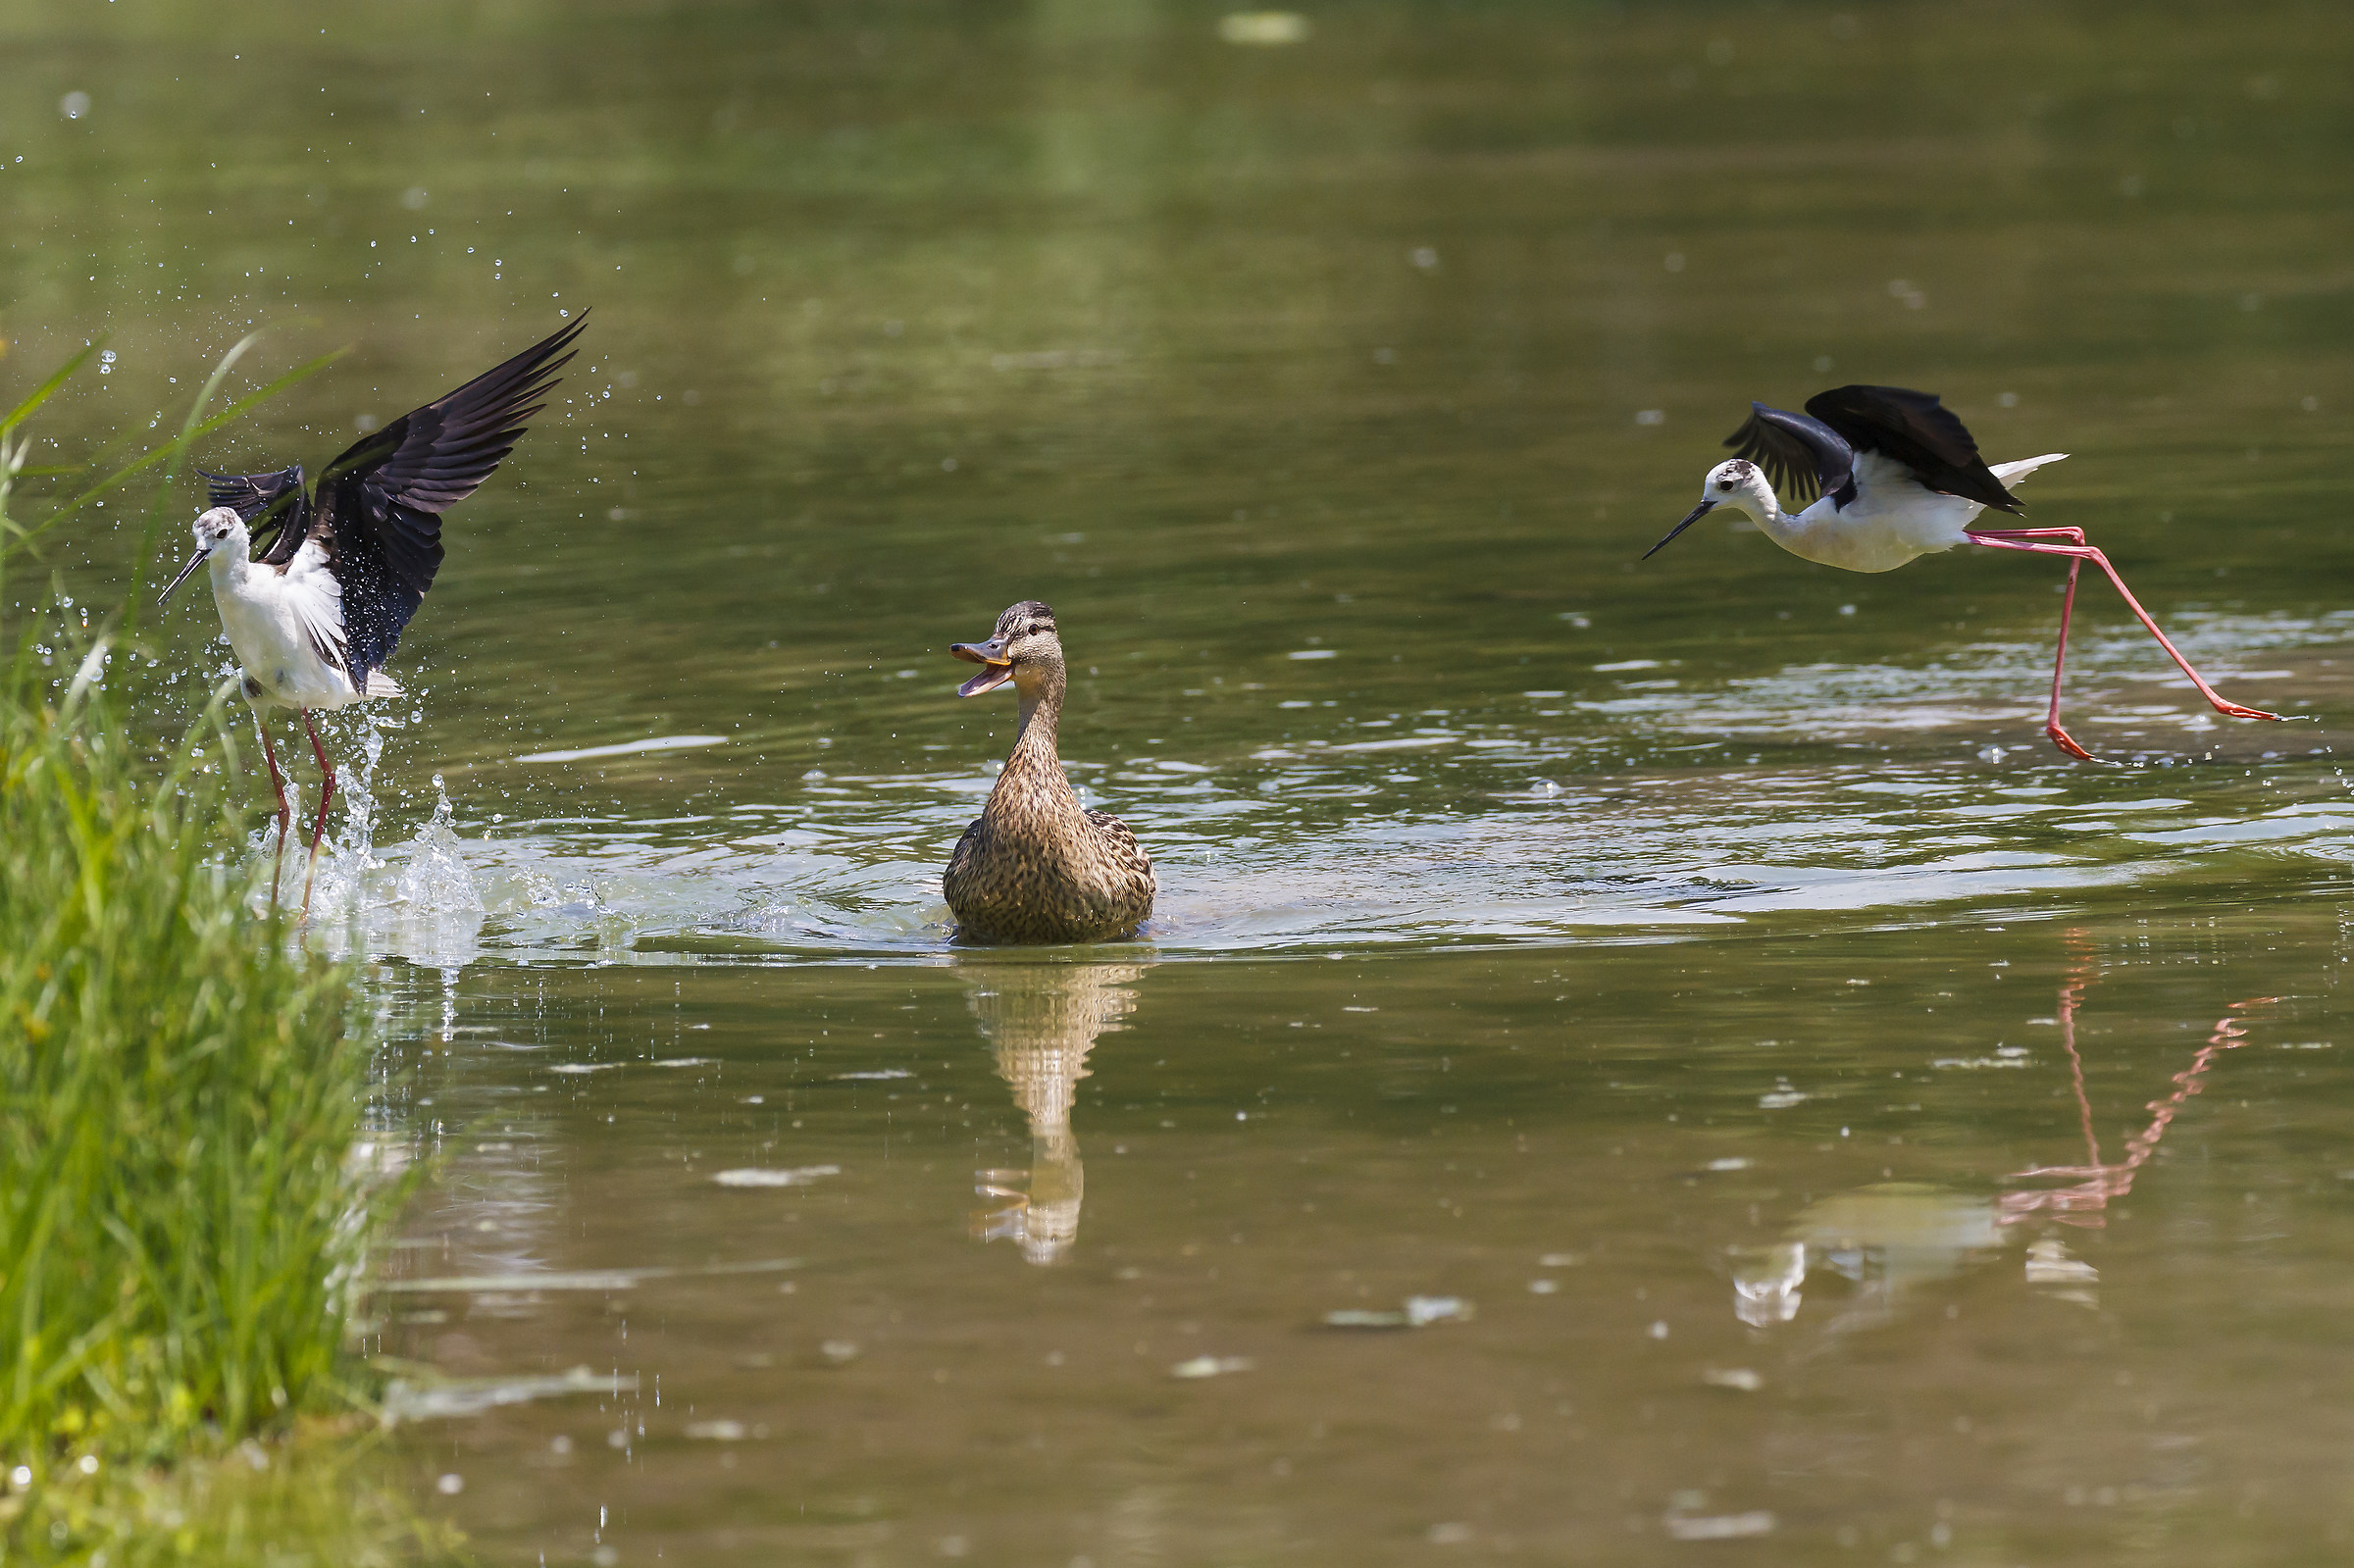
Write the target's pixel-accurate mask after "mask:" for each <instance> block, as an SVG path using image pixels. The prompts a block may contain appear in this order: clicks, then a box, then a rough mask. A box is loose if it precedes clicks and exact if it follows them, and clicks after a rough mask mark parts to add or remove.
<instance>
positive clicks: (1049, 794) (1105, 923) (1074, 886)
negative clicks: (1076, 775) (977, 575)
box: [941, 599, 1158, 942]
mask: <svg viewBox="0 0 2354 1568" xmlns="http://www.w3.org/2000/svg"><path fill="white" fill-rule="evenodd" d="M948 652H949V653H951V654H952V655H954V656H955V657H957V658H959V659H962V660H964V661H965V662H966V663H968V664H977V665H979V666H981V673H980V674H979V675H976V676H974V677H973V678H972V679H971V680H969V681H967V682H965V683H963V684H962V685H960V686H958V687H957V688H956V694H957V695H958V696H959V697H977V696H980V695H981V694H982V693H983V692H987V691H995V690H996V689H997V688H998V687H999V686H1002V685H1005V684H1008V683H1010V684H1011V685H1012V686H1013V689H1014V693H1015V695H1016V696H1017V697H1019V699H1020V701H1021V724H1020V728H1019V729H1018V730H1016V732H1015V733H1014V738H1013V749H1012V751H1010V752H1009V753H1007V754H1006V758H1005V767H1004V771H1003V772H1001V773H999V774H998V783H997V787H995V788H993V789H992V790H990V792H989V802H988V804H986V805H984V806H983V807H982V808H981V815H980V817H979V819H978V820H976V821H975V822H974V823H973V825H972V826H971V827H969V828H967V829H965V831H964V836H963V837H961V838H959V839H957V840H956V848H955V852H954V853H952V854H950V855H949V856H948V869H947V872H946V874H944V875H943V877H942V878H941V890H942V891H943V892H944V893H946V894H947V900H948V908H949V910H950V911H952V912H953V913H954V915H955V916H956V939H957V940H959V941H973V942H1095V941H1120V940H1124V939H1126V938H1129V937H1132V936H1135V935H1136V931H1137V928H1138V927H1139V926H1141V925H1143V924H1144V922H1145V921H1146V920H1147V919H1148V918H1149V917H1150V916H1151V913H1152V896H1153V894H1154V893H1155V892H1156V891H1158V886H1157V885H1156V884H1155V883H1154V881H1153V878H1152V859H1151V856H1150V855H1148V854H1146V853H1145V850H1144V846H1143V845H1141V844H1139V843H1138V842H1137V841H1136V835H1135V834H1133V833H1131V832H1129V830H1128V825H1127V824H1126V823H1124V822H1122V821H1120V819H1119V818H1117V817H1114V816H1112V815H1110V814H1109V813H1107V812H1101V811H1089V810H1087V809H1085V808H1084V807H1082V806H1081V805H1080V804H1079V794H1078V791H1077V790H1075V789H1073V788H1072V787H1071V782H1070V780H1068V779H1066V778H1064V777H1063V772H1062V760H1061V758H1060V757H1059V756H1058V755H1057V754H1056V752H1055V748H1054V742H1055V731H1056V727H1057V726H1058V725H1059V723H1060V721H1061V718H1062V696H1063V690H1064V688H1065V686H1066V685H1067V683H1068V682H1067V678H1066V676H1065V672H1064V668H1063V660H1062V639H1061V637H1060V636H1059V634H1058V633H1057V632H1056V631H1055V627H1054V612H1053V610H1052V609H1051V608H1050V607H1049V606H1048V605H1046V604H1043V603H1041V602H1040V601H1038V600H1036V599H1024V600H1023V601H1022V602H1021V603H1019V604H1015V605H1011V606H1009V607H1008V608H1007V609H1006V611H1005V613H1004V614H1002V615H1000V616H998V624H997V627H996V629H995V630H994V631H993V632H991V633H990V636H989V640H988V641H986V642H955V643H950V644H949V645H948Z"/></svg>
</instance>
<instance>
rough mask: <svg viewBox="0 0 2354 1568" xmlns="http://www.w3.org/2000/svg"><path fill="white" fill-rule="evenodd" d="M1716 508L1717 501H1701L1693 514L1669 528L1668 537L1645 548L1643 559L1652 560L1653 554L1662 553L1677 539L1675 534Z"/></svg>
mask: <svg viewBox="0 0 2354 1568" xmlns="http://www.w3.org/2000/svg"><path fill="white" fill-rule="evenodd" d="M1715 510H1716V503H1715V502H1714V501H1703V502H1701V503H1700V504H1699V505H1698V506H1696V507H1694V508H1693V509H1692V515H1691V516H1690V517H1688V518H1686V519H1684V520H1683V521H1682V522H1681V523H1678V524H1677V525H1676V526H1675V527H1673V528H1671V529H1669V530H1668V531H1667V537H1665V538H1663V539H1662V540H1661V541H1660V542H1659V543H1657V544H1655V545H1653V546H1652V547H1651V548H1650V549H1648V550H1645V551H1644V552H1643V559H1644V560H1646V561H1648V560H1650V559H1651V558H1652V557H1653V556H1655V555H1657V554H1659V553H1660V552H1661V551H1662V550H1664V549H1665V548H1667V546H1668V545H1669V544H1671V543H1673V542H1674V541H1675V536H1676V535H1677V534H1678V533H1681V532H1683V531H1684V530H1686V529H1688V528H1690V527H1691V526H1692V525H1693V524H1695V523H1697V522H1699V521H1700V520H1701V519H1702V518H1704V517H1707V516H1708V515H1709V514H1710V513H1711V512H1714V511H1715Z"/></svg>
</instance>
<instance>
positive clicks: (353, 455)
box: [310, 311, 588, 687]
mask: <svg viewBox="0 0 2354 1568" xmlns="http://www.w3.org/2000/svg"><path fill="white" fill-rule="evenodd" d="M587 325H588V312H587V311H583V312H582V313H581V314H580V316H579V317H578V318H577V319H575V320H574V321H573V322H571V323H570V324H569V325H567V326H566V327H565V328H564V329H562V330H560V331H557V332H554V333H552V334H550V335H549V336H547V337H545V338H543V339H541V340H540V341H539V342H537V343H535V344H533V345H532V346H531V347H530V348H527V349H525V350H524V351H523V352H522V353H520V354H518V355H516V356H515V357H514V358H513V359H510V360H508V361H507V362H506V363H505V364H503V365H500V366H498V367H497V368H496V369H494V370H489V371H486V372H485V373H483V374H482V375H480V376H478V377H476V378H475V379H473V380H471V381H468V382H467V383H466V384H465V385H463V386H461V387H459V388H457V389H456V390H455V391H452V392H449V393H447V394H445V395H444V396H441V397H438V398H436V399H435V400H434V401H433V402H431V403H428V404H426V405H425V406H424V407H423V408H417V409H412V410H410V411H409V412H408V413H406V414H404V415H402V416H401V417H400V418H399V419H396V420H394V421H392V423H390V424H389V425H386V426H385V427H384V429H383V430H377V431H374V432H372V433H371V434H369V435H366V436H363V437H362V438H361V439H359V440H358V441H355V442H353V443H352V444H351V445H350V446H349V447H347V448H345V449H344V450H343V451H342V452H341V453H339V454H337V455H336V457H335V459H334V460H333V462H331V463H329V464H328V465H327V469H326V471H325V472H324V473H322V474H321V475H320V476H319V499H318V507H317V514H316V521H314V522H313V524H312V526H311V531H310V536H311V538H312V539H313V540H315V541H317V542H318V543H320V544H321V546H322V547H323V548H324V549H325V550H326V552H327V559H328V563H329V565H330V567H331V568H332V570H333V573H334V575H335V577H336V579H337V580H338V581H339V582H340V583H341V584H342V588H343V609H344V617H343V621H344V626H345V629H346V630H347V631H348V632H349V633H350V646H351V654H352V679H353V682H354V683H356V684H359V685H361V686H363V687H365V685H366V683H367V673H368V672H369V671H370V670H373V669H375V668H376V667H378V666H379V665H381V664H383V663H384V661H385V660H386V659H388V658H390V657H391V655H392V650H393V648H394V646H395V645H396V644H397V643H398V642H399V640H400V633H401V631H402V629H403V628H405V627H406V626H407V625H408V624H409V618H410V617H411V616H413V615H415V614H416V613H417V607H418V605H419V604H421V603H423V602H424V599H425V594H426V590H427V589H428V588H431V587H432V586H433V585H434V577H435V574H436V573H437V572H438V571H439V570H440V568H441V556H442V550H441V513H442V512H443V511H444V510H446V509H447V508H449V507H451V506H454V505H456V504H457V503H458V502H460V501H462V500H464V499H466V497H467V496H469V495H472V494H473V493H474V491H475V488H476V487H477V486H478V485H480V484H481V483H482V482H483V481H485V480H486V479H488V478H489V477H490V475H491V474H492V472H493V471H495V470H496V469H497V467H498V465H499V462H500V460H501V459H503V458H504V457H505V456H506V455H507V454H508V453H509V452H510V451H512V450H514V447H515V443H516V441H517V440H519V439H520V438H521V437H522V435H523V432H524V421H526V420H528V419H530V418H531V417H532V416H533V415H535V414H537V413H538V412H539V410H540V409H541V408H542V407H544V406H545V404H544V403H543V402H542V401H541V400H542V399H543V398H544V397H545V396H546V394H547V392H548V390H549V389H550V388H551V387H553V386H554V385H555V379H554V377H555V373H556V372H557V371H559V370H561V369H562V368H563V367H564V366H565V365H566V364H567V363H568V362H570V360H571V359H572V354H571V352H569V350H570V349H571V348H572V345H573V342H574V340H575V339H576V338H577V337H578V336H579V335H580V332H581V329H582V328H584V327H585V326H587Z"/></svg>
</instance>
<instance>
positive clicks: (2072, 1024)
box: [1996, 966, 2279, 1229]
mask: <svg viewBox="0 0 2354 1568" xmlns="http://www.w3.org/2000/svg"><path fill="white" fill-rule="evenodd" d="M2095 978H2096V977H2095V976H2094V975H2093V974H2092V973H2091V971H2090V968H2089V966H2086V967H2081V968H2079V969H2078V970H2077V972H2076V973H2075V974H2073V975H2072V976H2071V977H2070V978H2069V982H2068V984H2067V985H2065V986H2061V987H2060V1044H2061V1048H2062V1049H2064V1050H2066V1051H2067V1052H2068V1066H2069V1076H2070V1078H2071V1080H2072V1081H2073V1088H2074V1090H2075V1096H2076V1112H2077V1115H2078V1117H2079V1118H2080V1119H2081V1121H2082V1124H2083V1128H2084V1149H2085V1154H2086V1163H2084V1164H2082V1165H2041V1166H2037V1167H2035V1168H2034V1169H2032V1170H2025V1171H2017V1172H2014V1173H2013V1174H2012V1175H2010V1176H2006V1177H2004V1178H2003V1180H2004V1181H2006V1182H2031V1181H2042V1180H2050V1179H2053V1178H2073V1179H2074V1180H2073V1185H2070V1186H2067V1187H2049V1188H2037V1189H2032V1190H2019V1191H2010V1192H2005V1193H2003V1194H2002V1196H2001V1197H2000V1198H1998V1199H1997V1200H1996V1202H1997V1213H1998V1215H1999V1217H2000V1220H2001V1223H2003V1224H2005V1225H2016V1224H2018V1223H2019V1222H2020V1221H2021V1220H2023V1219H2026V1218H2027V1217H2028V1216H2029V1215H2032V1214H2048V1215H2050V1216H2051V1217H2052V1218H2053V1219H2055V1220H2058V1221H2059V1222H2060V1223H2062V1224H2063V1225H2075V1226H2082V1227H2085V1228H2087V1229H2098V1228H2099V1227H2101V1226H2104V1225H2106V1224H2108V1223H2109V1221H2108V1216H2107V1215H2106V1214H2104V1213H2103V1212H2102V1211H2103V1210H2105V1209H2106V1208H2108V1206H2109V1204H2110V1202H2111V1200H2113V1199H2116V1198H2122V1197H2124V1195H2125V1194H2126V1193H2128V1192H2130V1191H2132V1190H2133V1178H2134V1176H2135V1174H2136V1173H2138V1172H2139V1171H2140V1170H2141V1168H2142V1167H2143V1166H2144V1165H2147V1164H2148V1163H2149V1162H2150V1160H2151V1159H2152V1158H2153V1157H2155V1156H2156V1154H2157V1152H2158V1142H2159V1139H2161V1138H2165V1137H2166V1130H2167V1129H2168V1128H2169V1127H2171V1126H2173V1125H2174V1120H2175V1117H2176V1116H2178V1115H2180V1114H2181V1111H2182V1107H2183V1105H2184V1104H2185V1103H2186V1102H2187V1101H2188V1100H2189V1099H2190V1097H2191V1096H2192V1095H2193V1094H2196V1093H2198V1092H2199V1091H2200V1090H2201V1089H2203V1088H2204V1087H2206V1085H2205V1083H2204V1082H2203V1080H2204V1079H2205V1078H2206V1075H2207V1070H2208V1069H2209V1068H2210V1067H2213V1066H2214V1065H2215V1061H2216V1058H2217V1057H2219V1056H2221V1055H2223V1053H2224V1052H2226V1051H2227V1050H2234V1049H2236V1048H2237V1047H2238V1046H2239V1044H2240V1042H2241V1040H2243V1039H2244V1038H2245V1037H2246V1036H2247V1028H2246V1026H2245V1025H2244V1024H2243V1023H2242V1022H2241V1018H2242V1016H2244V1015H2245V1014H2246V1013H2248V1012H2249V1011H2251V1010H2252V1009H2254V1008H2258V1007H2264V1006H2269V1005H2270V1004H2272V1003H2273V1002H2276V1001H2278V1000H2279V998H2278V997H2277V996H2255V997H2250V998H2249V999H2247V1000H2246V1001H2238V1002H2233V1003H2232V1004H2231V1006H2230V1009H2229V1010H2228V1011H2227V1012H2226V1013H2225V1015H2224V1016H2223V1017H2222V1018H2219V1019H2217V1020H2216V1021H2215V1028H2214V1029H2213V1030H2212V1031H2210V1032H2209V1034H2208V1036H2207V1042H2206V1043H2205V1044H2204V1045H2202V1046H2200V1047H2199V1050H2198V1054H2197V1055H2195V1056H2193V1057H2192V1058H2191V1059H2190V1065H2189V1066H2188V1067H2186V1068H2184V1069H2183V1070H2182V1071H2181V1072H2179V1073H2176V1074H2175V1076H2174V1085H2175V1091H2174V1092H2173V1093H2172V1094H2169V1095H2167V1096H2166V1098H2164V1099H2158V1100H2152V1101H2150V1105H2149V1110H2150V1125H2149V1126H2147V1127H2145V1128H2143V1129H2142V1130H2141V1131H2140V1132H2139V1133H2136V1134H2135V1135H2134V1136H2133V1137H2131V1138H2127V1139H2125V1157H2124V1159H2123V1160H2122V1161H2120V1162H2119V1163H2117V1164H2115V1165H2110V1164H2106V1163H2104V1162H2103V1161H2102V1159H2101V1146H2100V1142H2099V1140H2098V1138H2095V1137H2094V1134H2093V1130H2092V1102H2091V1101H2090V1100H2089V1099H2088V1098H2087V1097H2086V1096H2085V1093H2084V1059H2083V1058H2082V1057H2081V1056H2079V1055H2077V1053H2076V1008H2077V1007H2078V1006H2079V1005H2081V1004H2082V1002H2083V1000H2084V992H2085V990H2086V988H2087V987H2088V986H2091V984H2092V982H2093V980H2094V979H2095Z"/></svg>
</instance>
